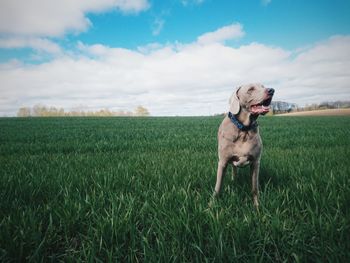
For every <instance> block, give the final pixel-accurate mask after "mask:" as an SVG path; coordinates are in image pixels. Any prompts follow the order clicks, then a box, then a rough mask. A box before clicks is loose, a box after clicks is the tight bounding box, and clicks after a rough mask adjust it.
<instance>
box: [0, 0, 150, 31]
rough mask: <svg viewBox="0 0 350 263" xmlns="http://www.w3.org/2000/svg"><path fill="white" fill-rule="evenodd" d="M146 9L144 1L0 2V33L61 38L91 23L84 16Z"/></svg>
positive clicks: (84, 28) (147, 6)
mask: <svg viewBox="0 0 350 263" xmlns="http://www.w3.org/2000/svg"><path fill="white" fill-rule="evenodd" d="M147 8H149V3H148V1H147V0H74V1H72V0H60V1H56V0H45V1H43V0H26V1H21V0H2V1H1V2H0V33H2V34H7V35H22V36H62V35H64V34H65V33H67V32H82V31H85V30H87V29H88V27H89V26H90V25H91V22H90V21H89V19H88V18H87V17H86V14H87V13H98V12H103V11H107V10H111V9H116V10H119V11H121V12H123V13H138V12H141V11H143V10H146V9H147Z"/></svg>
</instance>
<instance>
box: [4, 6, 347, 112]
mask: <svg viewBox="0 0 350 263" xmlns="http://www.w3.org/2000/svg"><path fill="white" fill-rule="evenodd" d="M349 13H350V1H349V0H318V1H305V0H242V1H239V0H236V1H223V0H75V1H71V0H60V1H56V0H55V1H54V0H26V1H20V0H1V1H0V116H15V115H16V113H17V111H18V109H19V108H20V107H33V106H34V105H37V104H40V105H46V106H55V107H58V108H61V107H62V108H64V109H65V110H67V111H68V110H72V109H82V110H99V109H104V108H108V109H109V110H112V111H119V110H124V111H132V110H134V109H135V108H136V107H137V106H139V105H142V106H144V107H146V108H147V109H148V110H149V112H150V113H151V115H153V116H176V115H180V116H182V115H183V116H193V115H212V114H216V113H223V112H225V111H227V110H228V99H229V97H230V96H231V94H232V93H233V92H234V91H235V89H236V87H238V86H240V85H243V84H247V83H262V84H264V85H265V86H266V87H270V88H274V89H275V90H276V92H275V96H274V100H276V101H277V100H280V101H286V102H290V103H297V104H298V105H299V106H305V105H310V104H312V103H321V102H325V101H336V100H350V84H349V83H350V70H349V69H350V16H349V15H348V14H349Z"/></svg>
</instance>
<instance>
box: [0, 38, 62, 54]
mask: <svg viewBox="0 0 350 263" xmlns="http://www.w3.org/2000/svg"><path fill="white" fill-rule="evenodd" d="M0 48H5V49H12V48H32V49H34V50H36V51H39V52H46V53H50V54H56V55H57V54H60V53H62V49H61V47H60V46H59V45H57V44H56V43H54V42H53V41H50V40H48V39H45V38H38V37H2V38H1V37H0Z"/></svg>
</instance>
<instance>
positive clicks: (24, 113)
mask: <svg viewBox="0 0 350 263" xmlns="http://www.w3.org/2000/svg"><path fill="white" fill-rule="evenodd" d="M17 117H30V108H29V107H21V108H19V110H18V112H17Z"/></svg>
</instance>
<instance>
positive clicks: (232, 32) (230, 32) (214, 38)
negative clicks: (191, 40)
mask: <svg viewBox="0 0 350 263" xmlns="http://www.w3.org/2000/svg"><path fill="white" fill-rule="evenodd" d="M244 34H245V33H244V31H243V27H242V25H241V24H239V23H235V24H231V25H228V26H224V27H221V28H219V29H217V30H216V31H214V32H208V33H205V34H203V35H201V36H199V37H198V39H197V41H198V43H200V44H211V43H216V42H219V43H223V42H225V41H227V40H231V39H238V38H241V37H243V36H244Z"/></svg>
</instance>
